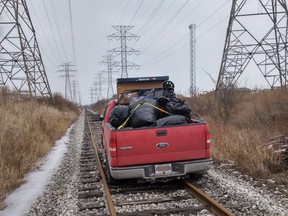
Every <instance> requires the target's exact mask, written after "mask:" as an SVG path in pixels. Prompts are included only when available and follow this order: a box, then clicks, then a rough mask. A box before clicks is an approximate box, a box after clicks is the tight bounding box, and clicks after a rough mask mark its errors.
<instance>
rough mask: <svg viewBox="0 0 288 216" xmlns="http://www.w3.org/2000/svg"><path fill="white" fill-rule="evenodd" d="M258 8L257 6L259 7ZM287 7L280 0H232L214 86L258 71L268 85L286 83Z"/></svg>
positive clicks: (230, 83)
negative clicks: (250, 64)
mask: <svg viewBox="0 0 288 216" xmlns="http://www.w3.org/2000/svg"><path fill="white" fill-rule="evenodd" d="M259 9H260V10H259ZM287 15H288V10H287V4H286V1H284V0H257V1H248V0H233V1H232V7H231V12H230V19H229V24H228V28H227V33H226V40H225V45H224V51H223V56H222V62H221V67H220V71H219V76H218V81H217V86H216V89H220V88H226V87H229V86H234V85H235V84H236V82H237V80H238V79H239V77H240V76H241V74H242V73H243V72H244V71H245V69H248V68H247V66H248V64H249V63H250V62H251V63H254V64H255V65H254V67H255V69H252V70H250V71H248V70H247V71H248V72H249V73H255V72H256V71H258V72H261V73H262V75H263V76H264V78H265V79H266V81H267V83H268V84H269V86H270V87H271V88H274V87H276V86H281V87H282V86H285V85H287V84H288V76H287V75H288V49H287V47H288V42H287V37H288V16H287Z"/></svg>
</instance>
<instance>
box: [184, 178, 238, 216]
mask: <svg viewBox="0 0 288 216" xmlns="http://www.w3.org/2000/svg"><path fill="white" fill-rule="evenodd" d="M183 182H184V184H185V186H186V187H187V189H189V191H190V192H191V193H192V194H193V195H194V196H195V197H196V198H197V199H198V200H199V201H200V202H201V203H202V204H203V205H205V206H207V208H209V210H210V211H212V212H213V213H214V214H216V215H217V216H235V214H233V213H232V212H231V211H229V210H228V209H226V208H225V207H224V206H222V205H221V204H220V203H218V202H217V201H215V200H214V199H212V198H211V197H210V196H208V195H207V194H205V193H204V192H203V191H202V190H200V189H199V188H197V187H196V186H194V185H193V184H192V183H191V182H189V181H188V180H183Z"/></svg>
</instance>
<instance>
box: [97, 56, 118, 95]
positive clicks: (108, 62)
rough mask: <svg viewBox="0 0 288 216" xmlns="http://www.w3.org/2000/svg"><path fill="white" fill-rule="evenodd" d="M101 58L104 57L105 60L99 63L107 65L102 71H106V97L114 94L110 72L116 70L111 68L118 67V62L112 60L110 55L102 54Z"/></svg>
mask: <svg viewBox="0 0 288 216" xmlns="http://www.w3.org/2000/svg"><path fill="white" fill-rule="evenodd" d="M103 58H104V59H105V61H101V62H99V63H100V64H106V65H107V70H104V71H102V72H107V74H108V79H107V82H108V87H107V98H111V97H112V96H113V95H114V91H113V79H112V73H113V72H116V71H113V68H115V67H118V64H117V62H116V61H112V59H113V57H112V55H104V56H103Z"/></svg>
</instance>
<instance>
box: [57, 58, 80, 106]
mask: <svg viewBox="0 0 288 216" xmlns="http://www.w3.org/2000/svg"><path fill="white" fill-rule="evenodd" d="M59 67H61V68H62V69H61V70H58V71H57V72H60V73H64V75H61V76H60V77H64V78H65V96H64V97H65V98H66V99H67V100H71V101H72V100H73V93H72V85H71V78H72V77H75V75H73V74H72V73H74V72H76V70H74V69H72V67H74V65H72V64H71V62H64V63H63V64H61V65H59Z"/></svg>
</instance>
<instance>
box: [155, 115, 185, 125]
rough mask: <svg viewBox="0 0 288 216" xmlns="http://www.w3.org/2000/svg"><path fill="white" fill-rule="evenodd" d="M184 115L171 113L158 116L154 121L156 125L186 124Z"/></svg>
mask: <svg viewBox="0 0 288 216" xmlns="http://www.w3.org/2000/svg"><path fill="white" fill-rule="evenodd" d="M186 123H187V121H186V117H185V116H182V115H171V116H167V117H164V118H160V119H158V120H157V121H156V126H165V125H182V124H186Z"/></svg>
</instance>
